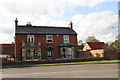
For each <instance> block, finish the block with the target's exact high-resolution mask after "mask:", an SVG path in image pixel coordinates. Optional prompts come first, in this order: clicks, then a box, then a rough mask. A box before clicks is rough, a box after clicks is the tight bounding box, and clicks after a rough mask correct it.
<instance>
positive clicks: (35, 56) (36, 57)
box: [33, 50, 39, 59]
mask: <svg viewBox="0 0 120 80" xmlns="http://www.w3.org/2000/svg"><path fill="white" fill-rule="evenodd" d="M33 54H34V59H38V57H39V56H38V51H37V50H34V53H33Z"/></svg>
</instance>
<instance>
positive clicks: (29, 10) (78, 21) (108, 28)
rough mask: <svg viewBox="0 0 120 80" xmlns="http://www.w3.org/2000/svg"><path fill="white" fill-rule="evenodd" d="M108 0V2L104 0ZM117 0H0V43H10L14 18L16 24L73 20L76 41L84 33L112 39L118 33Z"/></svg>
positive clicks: (50, 24)
mask: <svg viewBox="0 0 120 80" xmlns="http://www.w3.org/2000/svg"><path fill="white" fill-rule="evenodd" d="M108 1H109V2H108ZM118 1H119V0H1V1H0V43H12V42H14V38H13V37H14V27H15V26H14V20H15V18H18V24H19V25H26V23H27V22H31V23H32V25H36V26H45V25H46V26H58V27H60V26H61V27H65V26H66V27H67V26H68V23H69V21H72V22H73V29H74V30H75V31H76V32H77V33H78V40H83V42H85V40H86V38H87V37H88V36H95V37H96V38H97V39H99V40H100V41H104V42H109V41H114V40H115V38H116V36H117V34H118V27H117V25H118V14H117V13H118Z"/></svg>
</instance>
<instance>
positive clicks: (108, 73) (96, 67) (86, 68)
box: [2, 63, 118, 78]
mask: <svg viewBox="0 0 120 80" xmlns="http://www.w3.org/2000/svg"><path fill="white" fill-rule="evenodd" d="M2 77H3V78H118V64H117V63H116V64H115V63H114V64H82V65H62V66H41V67H22V68H4V69H2Z"/></svg>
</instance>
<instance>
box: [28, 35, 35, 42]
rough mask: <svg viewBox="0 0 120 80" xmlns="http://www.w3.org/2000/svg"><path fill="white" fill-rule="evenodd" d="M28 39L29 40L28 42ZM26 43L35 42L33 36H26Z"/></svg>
mask: <svg viewBox="0 0 120 80" xmlns="http://www.w3.org/2000/svg"><path fill="white" fill-rule="evenodd" d="M29 39H30V40H29ZM27 41H28V42H34V41H35V40H34V35H28V36H27Z"/></svg>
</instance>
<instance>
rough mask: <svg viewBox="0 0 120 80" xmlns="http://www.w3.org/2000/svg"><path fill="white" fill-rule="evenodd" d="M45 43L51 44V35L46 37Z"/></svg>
mask: <svg viewBox="0 0 120 80" xmlns="http://www.w3.org/2000/svg"><path fill="white" fill-rule="evenodd" d="M46 43H53V36H52V35H47V36H46Z"/></svg>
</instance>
